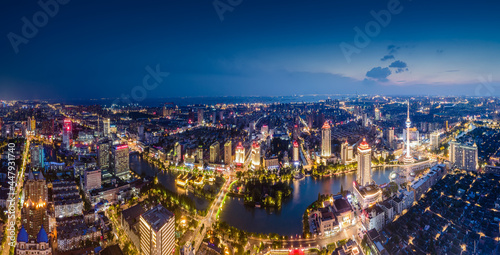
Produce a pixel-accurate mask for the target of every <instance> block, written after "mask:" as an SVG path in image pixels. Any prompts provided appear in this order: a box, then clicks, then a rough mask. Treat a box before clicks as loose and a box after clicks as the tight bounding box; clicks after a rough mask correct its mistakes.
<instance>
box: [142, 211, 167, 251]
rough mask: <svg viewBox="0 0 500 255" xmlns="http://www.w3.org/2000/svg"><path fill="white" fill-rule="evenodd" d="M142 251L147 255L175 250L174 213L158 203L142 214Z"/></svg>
mask: <svg viewBox="0 0 500 255" xmlns="http://www.w3.org/2000/svg"><path fill="white" fill-rule="evenodd" d="M139 222H140V225H139V226H140V227H139V228H140V243H141V247H140V248H141V252H142V254H145V255H165V254H172V253H174V251H175V217H174V214H173V213H171V212H170V211H168V210H167V209H165V207H163V206H162V205H157V206H156V207H154V208H153V209H151V210H149V211H147V212H145V213H144V214H142V215H141V216H140V219H139Z"/></svg>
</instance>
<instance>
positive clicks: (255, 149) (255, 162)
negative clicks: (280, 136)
mask: <svg viewBox="0 0 500 255" xmlns="http://www.w3.org/2000/svg"><path fill="white" fill-rule="evenodd" d="M252 166H253V167H254V168H259V167H260V144H259V143H258V142H256V141H254V142H253V143H252Z"/></svg>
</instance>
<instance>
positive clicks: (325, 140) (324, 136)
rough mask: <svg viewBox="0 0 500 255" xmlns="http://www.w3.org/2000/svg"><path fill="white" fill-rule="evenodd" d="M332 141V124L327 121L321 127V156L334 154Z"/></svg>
mask: <svg viewBox="0 0 500 255" xmlns="http://www.w3.org/2000/svg"><path fill="white" fill-rule="evenodd" d="M331 151H332V141H331V130H330V125H329V124H328V122H327V121H325V124H323V127H322V128H321V156H322V157H330V156H331V155H332V152H331Z"/></svg>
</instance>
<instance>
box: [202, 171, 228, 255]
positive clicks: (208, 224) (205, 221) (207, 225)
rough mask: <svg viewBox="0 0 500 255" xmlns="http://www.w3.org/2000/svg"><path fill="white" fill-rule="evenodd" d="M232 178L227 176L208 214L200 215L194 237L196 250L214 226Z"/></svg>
mask: <svg viewBox="0 0 500 255" xmlns="http://www.w3.org/2000/svg"><path fill="white" fill-rule="evenodd" d="M231 179H232V177H231V176H228V177H227V178H226V182H225V183H224V185H222V187H221V189H220V191H219V193H218V194H217V197H216V199H214V201H213V202H212V205H211V206H210V209H209V210H208V213H207V215H206V216H205V217H200V220H199V221H198V227H197V228H196V230H195V231H194V235H193V239H194V242H195V244H194V246H193V248H194V249H195V251H198V250H199V248H200V245H201V243H202V242H203V238H204V237H205V234H206V233H207V230H209V229H211V228H212V223H214V222H215V221H217V212H218V211H219V208H220V207H221V205H222V202H223V201H224V197H225V196H226V194H227V192H228V191H229V186H230V184H231ZM202 226H204V228H203V229H201V227H202ZM192 241H193V240H192Z"/></svg>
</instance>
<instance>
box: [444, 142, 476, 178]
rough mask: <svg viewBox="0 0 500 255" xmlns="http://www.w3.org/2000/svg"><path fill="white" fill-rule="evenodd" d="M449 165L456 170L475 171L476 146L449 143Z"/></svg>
mask: <svg viewBox="0 0 500 255" xmlns="http://www.w3.org/2000/svg"><path fill="white" fill-rule="evenodd" d="M450 163H451V165H452V166H454V167H456V168H458V169H462V170H467V171H476V170H477V167H478V158H477V145H476V144H475V143H474V145H472V146H470V145H465V144H460V143H457V142H456V141H452V142H450Z"/></svg>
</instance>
